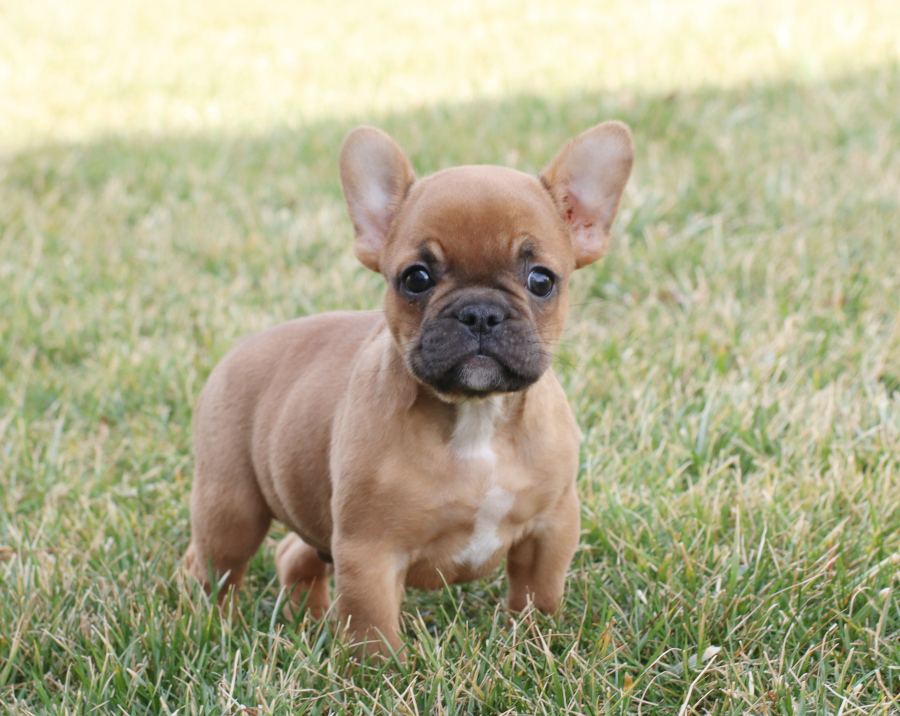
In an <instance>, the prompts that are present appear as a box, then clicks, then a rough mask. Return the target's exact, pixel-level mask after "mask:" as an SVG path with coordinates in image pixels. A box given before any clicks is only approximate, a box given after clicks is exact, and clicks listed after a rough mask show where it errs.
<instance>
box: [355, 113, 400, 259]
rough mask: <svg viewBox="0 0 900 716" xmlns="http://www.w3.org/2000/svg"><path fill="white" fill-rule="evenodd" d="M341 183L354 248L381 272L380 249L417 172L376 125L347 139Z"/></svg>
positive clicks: (357, 131) (397, 146) (365, 128)
mask: <svg viewBox="0 0 900 716" xmlns="http://www.w3.org/2000/svg"><path fill="white" fill-rule="evenodd" d="M340 173H341V186H342V188H343V190H344V199H345V200H346V202H347V209H348V211H349V213H350V219H351V221H352V222H353V229H354V231H355V234H356V240H355V242H354V251H355V253H356V257H357V258H358V259H359V260H360V261H361V262H362V263H363V265H364V266H366V267H367V268H370V269H372V270H373V271H380V268H379V266H380V259H381V252H382V249H383V248H384V243H385V240H386V239H387V235H388V232H389V231H390V228H391V224H392V223H393V221H394V218H395V216H396V214H397V210H398V209H399V208H400V205H401V204H402V203H403V199H404V198H405V197H406V194H407V192H408V191H409V188H410V186H412V184H413V182H414V181H415V180H416V174H415V171H414V170H413V168H412V164H410V161H409V159H408V158H407V156H406V154H404V152H403V150H402V149H401V148H400V146H399V145H398V144H397V143H396V142H395V141H394V140H393V139H391V138H390V137H389V136H388V135H387V134H385V133H384V132H382V131H381V130H380V129H376V128H375V127H357V128H356V129H354V130H353V131H352V132H350V134H349V135H347V138H346V139H345V140H344V145H343V146H342V147H341V157H340Z"/></svg>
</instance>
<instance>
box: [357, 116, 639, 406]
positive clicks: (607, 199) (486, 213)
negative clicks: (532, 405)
mask: <svg viewBox="0 0 900 716" xmlns="http://www.w3.org/2000/svg"><path fill="white" fill-rule="evenodd" d="M598 130H603V131H600V132H599V134H600V135H601V136H599V137H598V136H596V135H597V132H598ZM592 132H593V133H594V134H593V135H592V134H591V133H592ZM598 140H599V141H598ZM580 145H581V146H580ZM585 145H586V146H585ZM586 155H587V156H586ZM632 156H633V152H632V149H631V140H630V134H629V133H628V130H627V128H625V127H624V125H621V124H618V123H606V124H605V125H599V127H595V128H594V130H589V132H586V133H585V134H583V135H581V136H580V137H579V138H578V139H576V140H575V141H574V142H572V143H571V144H570V145H569V146H567V147H566V148H565V149H564V150H563V151H562V152H560V154H559V155H557V157H556V158H555V159H554V160H553V162H551V164H550V165H548V167H547V169H545V170H544V172H543V173H542V175H541V177H540V178H536V177H532V176H529V175H527V174H523V173H521V172H518V171H515V170H512V169H505V168H503V167H494V166H468V167H457V168H454V169H447V170H444V171H442V172H438V173H437V174H435V175H433V176H431V177H428V178H426V179H423V180H421V181H415V175H414V173H413V171H412V167H411V166H410V164H409V161H408V160H407V159H406V156H405V155H404V154H403V153H402V151H401V150H400V149H399V147H397V145H396V144H395V143H394V142H393V140H391V139H390V138H389V137H388V136H387V135H385V134H383V133H382V132H380V131H378V130H374V129H371V128H360V129H357V130H355V131H354V132H353V133H351V135H350V136H349V137H348V138H347V140H346V142H345V144H344V148H343V150H342V153H341V179H342V181H343V185H344V194H345V196H346V198H347V203H348V206H349V208H350V215H351V218H353V221H354V226H355V228H356V233H357V241H356V253H357V256H358V257H359V258H360V260H361V261H362V262H363V263H364V264H365V265H366V266H368V267H369V268H372V269H373V270H377V271H379V272H381V273H382V274H383V275H384V277H385V279H386V280H387V282H388V292H387V295H386V298H385V315H386V317H387V321H388V324H389V326H390V328H391V331H392V333H393V335H394V338H395V340H396V342H397V344H398V346H399V348H400V351H401V353H402V355H403V359H404V361H405V363H406V365H407V367H408V369H409V370H410V372H411V373H412V374H413V375H414V376H415V377H416V378H417V379H418V380H419V381H421V382H422V383H424V384H426V385H429V386H431V387H432V388H433V389H434V390H435V391H436V392H437V393H438V394H439V395H440V396H441V397H444V398H446V399H454V398H455V397H457V396H484V395H488V394H491V393H496V392H509V391H515V390H522V389H524V388H527V387H528V386H529V385H531V384H532V383H534V382H535V381H537V380H538V379H539V378H540V377H541V375H542V374H543V373H544V371H546V370H547V368H548V367H549V365H550V361H551V359H552V350H553V347H554V345H555V343H556V341H557V340H558V339H559V336H560V334H561V333H562V329H563V326H564V323H565V318H566V314H567V310H568V296H567V286H568V279H569V276H570V274H571V273H572V271H573V270H574V269H576V268H579V267H581V266H583V265H585V264H587V263H590V262H592V261H594V260H596V259H597V258H599V257H600V256H602V254H603V253H604V251H605V245H606V241H607V237H608V232H609V227H610V225H611V223H612V220H613V218H614V217H615V213H616V210H617V209H618V204H619V199H620V197H621V192H622V189H623V188H624V184H625V181H627V178H628V174H629V172H630V168H631V162H632ZM598 165H599V166H598ZM598 195H599V196H598Z"/></svg>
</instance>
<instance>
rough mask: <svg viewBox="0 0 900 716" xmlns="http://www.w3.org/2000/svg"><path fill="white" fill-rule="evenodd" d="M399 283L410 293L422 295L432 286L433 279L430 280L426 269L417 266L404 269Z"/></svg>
mask: <svg viewBox="0 0 900 716" xmlns="http://www.w3.org/2000/svg"><path fill="white" fill-rule="evenodd" d="M400 281H401V282H402V283H403V285H404V286H405V287H406V290H407V291H409V292H410V293H423V292H424V291H427V290H428V289H429V288H431V287H432V286H434V279H432V278H431V274H430V273H428V269H426V268H425V267H424V266H419V265H418V264H416V265H415V266H410V267H409V268H408V269H406V271H404V272H403V275H402V276H401V277H400Z"/></svg>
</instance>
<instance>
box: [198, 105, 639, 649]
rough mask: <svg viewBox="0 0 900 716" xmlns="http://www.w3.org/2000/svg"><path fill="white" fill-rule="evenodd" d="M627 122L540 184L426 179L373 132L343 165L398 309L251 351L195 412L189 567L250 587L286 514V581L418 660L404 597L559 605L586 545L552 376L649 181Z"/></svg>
mask: <svg viewBox="0 0 900 716" xmlns="http://www.w3.org/2000/svg"><path fill="white" fill-rule="evenodd" d="M633 156H634V150H633V145H632V140H631V134H630V132H629V130H628V128H627V127H626V126H625V125H624V124H621V123H619V122H605V123H603V124H600V125H598V126H596V127H594V128H592V129H589V130H588V131H586V132H584V133H583V134H581V135H579V136H578V137H576V138H575V139H574V140H573V141H571V142H570V143H569V144H568V145H567V146H566V147H564V148H563V149H562V150H561V151H560V152H559V153H558V154H557V155H556V157H555V158H554V159H553V160H552V161H551V162H550V164H549V165H547V167H546V168H545V169H544V170H543V171H542V172H541V174H540V175H539V176H538V177H534V176H530V175H527V174H523V173H521V172H518V171H515V170H512V169H506V168H503V167H496V166H463V167H456V168H452V169H446V170H444V171H440V172H438V173H437V174H434V175H432V176H430V177H427V178H425V179H421V180H417V178H416V175H415V173H414V171H413V168H412V165H411V164H410V162H409V159H407V157H406V155H405V154H404V153H403V151H402V150H401V149H400V147H399V146H398V145H397V144H396V143H395V142H394V141H393V140H392V139H391V138H390V137H389V136H388V135H387V134H385V133H384V132H382V131H380V130H378V129H374V128H372V127H360V128H358V129H356V130H354V131H353V132H351V133H350V135H349V136H348V137H347V139H346V140H345V142H344V145H343V148H342V149H341V156H340V174H341V182H342V185H343V190H344V196H345V198H346V201H347V206H348V209H349V212H350V217H351V218H352V220H353V226H354V229H355V233H356V238H355V251H356V256H357V258H358V259H359V260H360V261H361V262H362V263H363V264H364V265H365V266H367V267H368V268H370V269H372V270H373V271H377V272H379V273H381V274H382V275H383V276H384V278H385V280H386V282H387V292H386V296H385V299H384V310H383V311H371V312H352V313H350V312H346V313H345V312H338V313H327V314H322V315H317V316H311V317H308V318H300V319H297V320H294V321H290V322H288V323H285V324H282V325H279V326H276V327H274V328H271V329H269V330H267V331H265V332H263V333H260V334H257V335H254V336H250V337H249V338H245V339H244V340H243V341H241V342H240V343H238V344H237V346H235V347H234V348H233V349H232V350H231V352H230V353H228V355H226V356H225V358H224V359H223V360H222V362H221V363H220V364H219V365H218V366H217V367H216V368H215V370H214V371H213V372H212V374H211V375H210V377H209V380H208V382H207V383H206V386H205V387H204V389H203V391H202V393H201V395H200V400H199V403H198V405H197V409H196V412H195V415H194V433H195V455H196V476H195V479H194V485H193V491H192V493H191V528H192V536H191V544H190V546H189V548H188V551H187V555H186V564H187V567H188V569H189V571H190V572H191V573H192V574H193V575H194V577H196V578H197V579H198V580H199V581H200V582H201V583H202V584H203V585H204V587H205V588H206V589H207V590H211V588H212V586H213V584H214V583H216V582H218V583H220V584H223V585H224V587H225V588H224V589H222V590H221V592H220V599H221V598H222V597H223V596H224V594H225V593H226V592H227V591H228V589H229V588H235V587H237V585H239V584H240V582H241V579H242V578H243V576H244V572H245V570H246V568H247V563H248V562H249V561H250V559H251V557H252V556H253V555H254V553H255V552H256V551H257V549H258V548H259V546H260V544H261V543H262V541H263V539H264V537H265V536H266V533H267V531H268V529H269V525H270V523H271V521H272V519H273V518H274V519H277V520H280V521H281V522H282V523H284V524H285V525H287V526H288V528H290V530H292V532H291V533H290V534H289V535H288V536H287V537H286V538H285V539H284V540H283V541H282V542H281V543H280V544H279V547H278V550H277V554H276V564H277V569H278V576H279V579H280V581H281V584H282V585H283V586H284V587H286V588H288V589H289V590H290V596H291V599H292V600H293V601H295V602H300V601H305V603H306V606H307V608H308V609H310V610H311V611H312V612H313V613H314V614H315V615H322V614H324V613H325V611H326V610H327V609H328V608H329V606H330V601H329V593H328V579H329V576H330V573H331V570H332V562H333V570H334V579H335V588H336V593H337V604H336V606H337V614H338V617H339V619H340V622H341V624H342V626H343V627H344V628H346V629H347V630H348V632H349V638H350V639H351V640H352V641H353V642H354V643H357V644H365V645H366V647H365V648H366V650H367V651H369V652H370V653H382V654H386V653H387V652H388V651H392V652H395V653H396V652H399V651H400V649H401V647H402V640H401V637H400V631H399V629H400V625H399V614H400V603H401V600H402V598H403V592H404V587H405V586H406V585H411V586H414V587H420V588H424V589H439V588H440V587H442V586H443V585H444V584H446V583H453V582H462V581H468V580H472V579H477V578H479V577H483V576H484V575H486V574H488V573H490V572H491V571H492V570H493V569H495V568H496V567H497V565H498V564H499V563H500V561H501V560H502V559H503V557H504V556H505V557H506V571H507V575H508V581H509V592H508V605H509V608H510V609H513V610H521V609H523V608H524V607H525V606H526V604H527V603H528V601H529V600H532V601H533V603H534V605H535V606H536V607H537V608H539V609H541V610H543V611H545V612H553V611H555V610H556V609H557V607H558V606H559V603H560V600H561V598H562V594H563V585H564V580H565V575H566V570H567V568H568V566H569V563H570V562H571V560H572V556H573V554H574V552H575V549H576V546H577V544H578V535H579V507H578V498H577V496H576V494H575V476H576V473H577V471H578V440H579V437H578V435H579V434H578V429H577V427H576V424H575V420H574V419H573V417H572V413H571V410H570V408H569V405H568V403H567V401H566V397H565V395H564V393H563V390H562V388H561V387H560V385H559V382H558V381H557V379H556V377H555V376H554V374H553V372H552V371H551V370H550V362H551V358H552V351H553V347H554V345H555V344H556V342H557V341H558V339H559V337H560V334H561V333H562V330H563V325H564V323H565V320H566V314H567V311H568V282H569V276H570V275H571V273H572V271H574V270H575V269H577V268H581V267H583V266H586V265H588V264H590V263H592V262H594V261H596V260H597V259H599V258H600V257H602V256H603V254H604V253H605V252H606V248H607V244H608V241H609V232H610V227H611V225H612V223H613V220H614V218H615V216H616V213H617V211H618V207H619V202H620V199H621V196H622V191H623V189H624V187H625V183H626V182H627V180H628V176H629V174H630V172H631V165H632V161H633Z"/></svg>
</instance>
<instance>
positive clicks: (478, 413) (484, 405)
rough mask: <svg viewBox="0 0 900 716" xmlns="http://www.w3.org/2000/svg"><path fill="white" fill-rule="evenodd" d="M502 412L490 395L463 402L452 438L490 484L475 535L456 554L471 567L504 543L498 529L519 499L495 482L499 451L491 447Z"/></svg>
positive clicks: (463, 456) (452, 444)
mask: <svg viewBox="0 0 900 716" xmlns="http://www.w3.org/2000/svg"><path fill="white" fill-rule="evenodd" d="M499 415H500V403H499V401H494V400H490V399H488V400H485V401H479V402H474V401H473V402H466V403H463V404H462V405H461V406H460V408H459V417H458V418H457V423H456V428H455V429H454V431H453V437H452V438H451V440H450V447H451V448H452V449H453V452H454V453H455V454H456V457H457V458H458V459H459V460H461V461H464V462H465V463H467V465H468V467H469V469H470V470H471V471H472V473H473V474H477V472H478V471H479V469H481V470H483V471H484V472H485V473H487V475H486V477H487V478H488V484H489V485H490V487H488V490H487V492H486V493H485V494H484V498H483V500H482V502H481V505H480V506H479V507H478V511H477V512H476V513H475V527H474V529H473V530H472V536H471V537H470V538H469V542H468V544H467V545H466V546H465V548H464V549H463V550H462V552H460V553H459V554H457V555H456V557H454V561H455V562H456V563H457V564H461V565H465V566H467V567H469V568H470V569H477V568H478V567H480V566H481V565H482V564H484V563H485V562H487V561H488V560H489V559H490V558H491V557H492V556H493V555H494V553H495V552H496V551H497V550H498V549H499V548H500V547H501V545H502V544H503V542H502V540H501V539H500V537H499V536H498V533H497V531H498V528H499V527H500V523H501V522H502V521H503V519H504V518H505V517H506V515H507V514H509V511H510V510H511V509H512V506H513V503H514V502H515V499H516V496H515V495H514V494H513V493H511V492H509V491H507V490H504V489H503V488H502V487H500V486H499V485H497V484H496V482H495V475H494V468H495V466H496V463H497V454H496V453H495V452H494V450H493V448H492V447H491V440H492V439H493V437H494V430H495V428H496V424H497V418H498V417H499Z"/></svg>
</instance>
